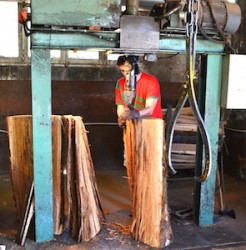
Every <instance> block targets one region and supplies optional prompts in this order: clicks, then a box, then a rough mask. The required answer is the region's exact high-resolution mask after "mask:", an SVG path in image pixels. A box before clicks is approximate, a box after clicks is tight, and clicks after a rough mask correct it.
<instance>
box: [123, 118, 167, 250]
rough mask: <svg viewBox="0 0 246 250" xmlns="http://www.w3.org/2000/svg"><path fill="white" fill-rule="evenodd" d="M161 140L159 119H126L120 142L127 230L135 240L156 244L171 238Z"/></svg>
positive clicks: (160, 245)
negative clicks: (126, 185)
mask: <svg viewBox="0 0 246 250" xmlns="http://www.w3.org/2000/svg"><path fill="white" fill-rule="evenodd" d="M164 144H165V143H164V122H163V120H161V119H143V120H136V121H127V123H126V128H125V130H124V146H125V158H126V166H127V175H128V182H129V189H130V194H131V199H132V225H131V232H132V235H133V238H134V239H135V240H138V241H141V242H144V243H145V244H148V245H150V246H152V247H158V248H160V247H165V246H167V245H169V244H170V243H171V241H172V229H171V224H170V215H169V210H168V204H167V183H166V175H167V169H166V166H165V165H164V164H165V161H164V155H165V154H164Z"/></svg>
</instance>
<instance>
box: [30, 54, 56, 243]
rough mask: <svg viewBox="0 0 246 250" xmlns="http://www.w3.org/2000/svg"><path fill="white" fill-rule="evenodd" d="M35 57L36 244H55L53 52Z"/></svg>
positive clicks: (33, 102) (33, 90) (33, 111)
mask: <svg viewBox="0 0 246 250" xmlns="http://www.w3.org/2000/svg"><path fill="white" fill-rule="evenodd" d="M31 53H32V61H31V62H32V64H31V65H32V67H31V71H32V76H31V79H32V126H33V167H34V194H35V195H34V199H35V227H36V241H37V242H43V241H49V240H52V239H53V237H54V235H53V192H52V182H53V178H52V137H51V63H50V51H49V50H45V49H33V50H32V51H31Z"/></svg>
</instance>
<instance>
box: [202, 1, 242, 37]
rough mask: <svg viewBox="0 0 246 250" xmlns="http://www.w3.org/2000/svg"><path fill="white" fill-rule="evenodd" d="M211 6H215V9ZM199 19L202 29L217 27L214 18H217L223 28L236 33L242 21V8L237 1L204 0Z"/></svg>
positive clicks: (209, 29)
mask: <svg viewBox="0 0 246 250" xmlns="http://www.w3.org/2000/svg"><path fill="white" fill-rule="evenodd" d="M209 2H211V3H212V4H211V5H212V6H210V5H209ZM211 8H213V10H212V9H211ZM213 11H214V17H213ZM199 19H200V25H201V27H202V29H204V30H206V31H213V30H215V29H216V25H215V20H214V19H216V21H217V23H218V25H219V26H220V28H221V30H223V31H224V32H225V33H228V34H234V33H235V32H236V31H237V30H238V28H239V26H240V23H241V9H240V7H239V6H238V5H237V4H235V3H229V2H225V1H220V0H213V1H202V2H201V12H200V18H199Z"/></svg>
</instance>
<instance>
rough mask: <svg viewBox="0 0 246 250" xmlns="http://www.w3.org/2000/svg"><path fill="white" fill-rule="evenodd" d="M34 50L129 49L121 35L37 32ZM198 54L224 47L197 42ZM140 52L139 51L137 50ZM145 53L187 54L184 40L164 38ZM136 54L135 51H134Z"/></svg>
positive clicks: (217, 44)
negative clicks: (124, 44) (155, 47)
mask: <svg viewBox="0 0 246 250" xmlns="http://www.w3.org/2000/svg"><path fill="white" fill-rule="evenodd" d="M31 46H32V48H45V49H47V48H48V49H74V48H76V49H81V50H85V49H104V50H108V49H112V50H116V51H117V50H118V51H127V50H128V48H121V47H120V44H119V33H116V32H109V31H105V32H103V31H101V32H90V31H88V32H84V33H74V32H73V33H56V32H53V33H48V32H35V33H33V34H32V45H31ZM196 50H197V53H223V52H224V45H223V44H219V43H214V42H211V41H208V40H199V39H198V40H197V44H196ZM136 51H138V50H136ZM142 51H143V52H145V51H146V52H167V53H175V52H178V53H185V52H186V44H185V39H183V38H163V39H161V40H160V42H159V50H156V49H155V50H151V49H149V48H148V49H146V50H144V49H143V50H142ZM133 52H134V50H133Z"/></svg>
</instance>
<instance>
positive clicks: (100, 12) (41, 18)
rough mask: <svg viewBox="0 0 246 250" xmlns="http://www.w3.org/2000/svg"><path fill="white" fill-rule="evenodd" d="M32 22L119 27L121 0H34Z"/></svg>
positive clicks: (32, 2)
mask: <svg viewBox="0 0 246 250" xmlns="http://www.w3.org/2000/svg"><path fill="white" fill-rule="evenodd" d="M31 4H32V24H41V25H59V26H80V27H81V26H101V27H107V28H112V27H119V20H120V16H121V1H120V0H89V1H81V0H69V1H67V0H32V1H31Z"/></svg>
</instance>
